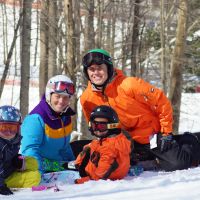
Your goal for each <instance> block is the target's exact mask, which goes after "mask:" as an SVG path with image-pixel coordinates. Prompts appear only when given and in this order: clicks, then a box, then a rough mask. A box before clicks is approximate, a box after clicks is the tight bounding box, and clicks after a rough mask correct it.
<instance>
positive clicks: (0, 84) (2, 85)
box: [0, 14, 22, 98]
mask: <svg viewBox="0 0 200 200" xmlns="http://www.w3.org/2000/svg"><path fill="white" fill-rule="evenodd" d="M21 23H22V14H21V15H20V17H19V20H18V23H17V26H16V28H15V30H14V37H13V41H12V43H11V47H10V50H9V52H8V55H7V59H6V61H5V69H4V71H3V75H2V78H1V82H0V98H1V95H2V92H3V88H4V84H5V80H6V77H7V74H8V70H9V66H10V61H11V58H12V55H13V50H14V47H15V44H16V40H17V33H18V30H19V27H20V25H21Z"/></svg>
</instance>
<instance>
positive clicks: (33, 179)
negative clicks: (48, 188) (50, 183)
mask: <svg viewBox="0 0 200 200" xmlns="http://www.w3.org/2000/svg"><path fill="white" fill-rule="evenodd" d="M25 163H26V164H25V165H26V169H25V170H24V171H15V172H13V173H12V174H11V175H10V176H9V177H8V178H6V179H5V183H6V185H7V186H8V187H9V188H30V187H32V186H37V185H39V183H40V180H41V174H40V172H39V171H38V163H37V161H36V159H34V158H32V157H26V158H25Z"/></svg>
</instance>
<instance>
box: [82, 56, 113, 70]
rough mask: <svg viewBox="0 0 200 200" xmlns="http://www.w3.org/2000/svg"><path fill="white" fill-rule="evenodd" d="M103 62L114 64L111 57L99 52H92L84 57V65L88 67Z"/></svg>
mask: <svg viewBox="0 0 200 200" xmlns="http://www.w3.org/2000/svg"><path fill="white" fill-rule="evenodd" d="M103 63H109V64H112V61H111V57H109V56H106V55H104V54H102V53H98V52H90V53H88V54H86V55H85V56H84V57H83V60H82V64H83V67H85V68H88V67H89V66H91V65H92V64H97V65H101V64H103Z"/></svg>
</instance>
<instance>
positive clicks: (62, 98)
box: [50, 93, 70, 113]
mask: <svg viewBox="0 0 200 200" xmlns="http://www.w3.org/2000/svg"><path fill="white" fill-rule="evenodd" d="M69 102H70V97H69V96H68V95H63V94H58V93H53V94H51V99H50V104H51V107H52V109H53V110H54V111H55V112H57V113H61V112H63V111H64V110H65V109H66V108H67V107H68V106H69Z"/></svg>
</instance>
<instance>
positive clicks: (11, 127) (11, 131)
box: [0, 122, 20, 137]
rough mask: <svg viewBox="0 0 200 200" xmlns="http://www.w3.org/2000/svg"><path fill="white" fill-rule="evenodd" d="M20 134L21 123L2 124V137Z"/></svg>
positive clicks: (0, 133) (0, 132)
mask: <svg viewBox="0 0 200 200" xmlns="http://www.w3.org/2000/svg"><path fill="white" fill-rule="evenodd" d="M17 133H20V123H15V122H0V135H3V136H5V137H6V136H10V135H13V136H14V135H16V134H17Z"/></svg>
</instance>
